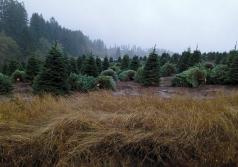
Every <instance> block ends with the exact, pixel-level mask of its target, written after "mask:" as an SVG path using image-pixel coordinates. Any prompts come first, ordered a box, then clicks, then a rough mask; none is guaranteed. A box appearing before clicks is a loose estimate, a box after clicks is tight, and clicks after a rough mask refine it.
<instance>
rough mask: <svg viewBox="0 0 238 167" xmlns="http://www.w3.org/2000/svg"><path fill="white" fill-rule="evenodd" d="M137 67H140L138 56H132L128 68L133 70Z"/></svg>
mask: <svg viewBox="0 0 238 167" xmlns="http://www.w3.org/2000/svg"><path fill="white" fill-rule="evenodd" d="M139 67H140V60H139V57H138V56H134V57H133V58H132V61H131V64H130V69H131V70H134V71H137V70H138V68H139Z"/></svg>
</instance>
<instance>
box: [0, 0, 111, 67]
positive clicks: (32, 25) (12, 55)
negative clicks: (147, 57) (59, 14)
mask: <svg viewBox="0 0 238 167" xmlns="http://www.w3.org/2000/svg"><path fill="white" fill-rule="evenodd" d="M0 32H1V34H0V49H1V51H0V59H1V60H0V64H2V63H3V61H5V60H11V59H16V60H18V61H19V60H22V61H23V60H26V59H27V58H29V57H30V56H31V55H35V56H37V57H44V56H45V55H46V54H47V51H48V50H49V49H50V47H51V45H52V43H54V42H55V41H57V42H59V43H60V44H61V45H62V46H63V52H64V54H68V55H72V56H78V55H82V54H86V53H89V52H93V53H95V54H97V55H99V56H102V55H106V51H107V50H106V46H105V44H104V43H103V41H101V40H95V41H91V40H90V39H89V38H88V37H87V36H85V35H84V34H83V33H82V32H81V31H71V30H69V29H66V28H64V27H62V26H60V25H59V24H58V22H57V21H56V20H55V19H54V18H51V19H50V20H48V21H47V20H45V19H44V18H43V16H42V15H40V14H37V13H34V14H33V15H32V16H31V18H30V20H29V21H28V16H27V11H26V9H25V7H24V4H23V3H20V2H18V1H16V0H0Z"/></svg>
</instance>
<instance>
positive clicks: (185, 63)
mask: <svg viewBox="0 0 238 167" xmlns="http://www.w3.org/2000/svg"><path fill="white" fill-rule="evenodd" d="M190 60H191V52H190V51H185V52H183V53H182V56H181V57H180V59H179V62H178V69H179V72H183V71H185V70H187V69H188V68H189V67H190V66H191V62H190Z"/></svg>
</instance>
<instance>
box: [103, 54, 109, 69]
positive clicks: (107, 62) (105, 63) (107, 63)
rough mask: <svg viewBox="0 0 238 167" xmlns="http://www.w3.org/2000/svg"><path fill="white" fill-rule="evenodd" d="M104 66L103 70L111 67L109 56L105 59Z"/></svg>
mask: <svg viewBox="0 0 238 167" xmlns="http://www.w3.org/2000/svg"><path fill="white" fill-rule="evenodd" d="M102 68H103V71H104V70H107V69H108V68H109V60H108V58H107V56H106V57H105V58H104V60H103V64H102Z"/></svg>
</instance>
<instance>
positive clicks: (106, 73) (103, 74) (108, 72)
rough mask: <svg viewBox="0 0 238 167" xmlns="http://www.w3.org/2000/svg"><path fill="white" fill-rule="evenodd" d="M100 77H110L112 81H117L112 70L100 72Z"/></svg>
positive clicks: (115, 74)
mask: <svg viewBox="0 0 238 167" xmlns="http://www.w3.org/2000/svg"><path fill="white" fill-rule="evenodd" d="M101 75H102V76H111V77H112V78H113V79H114V81H117V80H118V76H117V73H116V72H115V71H113V70H112V69H109V70H105V71H102V73H101Z"/></svg>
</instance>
